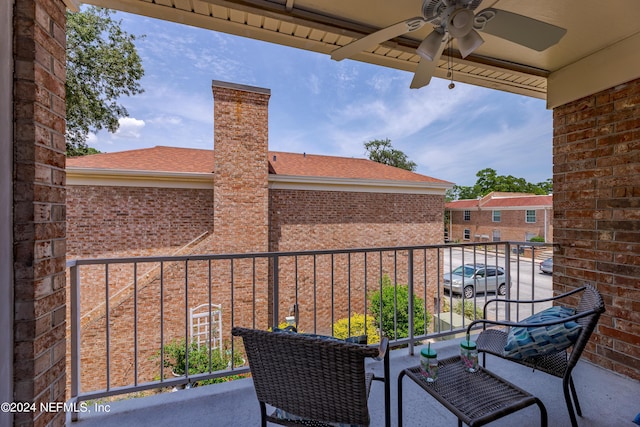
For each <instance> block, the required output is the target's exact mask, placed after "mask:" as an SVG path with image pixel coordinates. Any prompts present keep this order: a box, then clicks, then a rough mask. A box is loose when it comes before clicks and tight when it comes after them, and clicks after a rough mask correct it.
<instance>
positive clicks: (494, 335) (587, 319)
mask: <svg viewBox="0 0 640 427" xmlns="http://www.w3.org/2000/svg"><path fill="white" fill-rule="evenodd" d="M577 297H580V300H579V302H578V305H577V307H576V314H575V315H573V316H571V317H567V318H564V319H560V320H556V321H553V322H545V323H538V324H527V323H523V322H520V323H514V322H506V321H493V320H486V319H479V320H475V321H473V322H472V323H471V324H469V326H468V328H467V333H469V332H470V331H471V330H472V329H473V327H474V326H477V325H478V324H482V329H483V330H482V332H481V333H480V335H479V336H478V338H477V340H476V341H477V345H478V351H479V352H482V353H485V354H486V353H488V354H492V355H494V356H498V357H501V358H504V359H508V360H512V361H514V362H517V363H520V364H523V365H526V366H529V367H532V368H534V369H537V370H540V371H543V372H546V373H548V374H550V375H553V376H556V377H559V378H562V387H563V391H564V397H565V401H566V403H567V409H568V411H569V416H570V417H571V425H572V426H573V427H576V426H577V425H578V422H577V420H576V415H575V412H577V413H578V415H580V416H582V410H581V409H580V403H579V401H578V395H577V394H576V388H575V385H574V383H573V378H572V376H571V372H572V371H573V368H574V367H575V366H576V364H577V363H578V360H579V359H580V356H581V355H582V352H583V350H584V348H585V346H586V345H587V342H588V341H589V338H590V336H591V333H592V332H593V331H594V329H595V328H596V325H597V323H598V319H599V318H600V314H602V313H604V311H605V308H604V302H603V301H602V296H601V295H600V293H599V292H598V291H597V290H596V289H595V288H594V287H593V286H591V285H586V286H583V287H580V288H577V289H574V290H573V291H570V292H567V293H565V294H562V295H558V296H555V297H552V298H546V299H540V300H533V301H532V300H528V301H523V300H505V299H493V300H490V301H487V302H486V304H485V306H484V313H487V306H488V305H489V304H492V303H495V304H496V305H497V304H506V303H515V304H531V303H538V302H549V301H553V302H556V303H559V304H560V303H562V304H563V305H568V304H569V303H570V302H571V301H575V298H577ZM569 321H574V322H577V323H578V324H580V326H581V328H580V333H579V335H578V337H577V339H576V341H575V343H574V344H573V345H572V346H571V348H570V351H568V350H569V349H567V350H561V351H557V352H555V353H550V354H546V355H543V356H534V357H529V358H525V359H513V358H509V357H506V356H504V354H503V350H504V348H505V345H506V342H507V336H508V328H507V330H500V329H486V326H487V325H498V326H506V327H514V326H520V327H537V326H550V325H555V324H560V323H565V322H569ZM483 365H486V355H485V356H484V357H483ZM574 405H575V412H574Z"/></svg>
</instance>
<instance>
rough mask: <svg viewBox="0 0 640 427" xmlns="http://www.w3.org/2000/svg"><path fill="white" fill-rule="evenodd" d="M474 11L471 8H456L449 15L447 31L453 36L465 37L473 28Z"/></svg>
mask: <svg viewBox="0 0 640 427" xmlns="http://www.w3.org/2000/svg"><path fill="white" fill-rule="evenodd" d="M473 19H474V15H473V12H472V11H470V10H469V9H458V10H455V11H454V12H453V13H452V14H451V16H450V17H449V23H448V25H447V31H449V34H451V35H452V36H453V37H464V36H466V35H467V34H469V32H470V31H471V30H473Z"/></svg>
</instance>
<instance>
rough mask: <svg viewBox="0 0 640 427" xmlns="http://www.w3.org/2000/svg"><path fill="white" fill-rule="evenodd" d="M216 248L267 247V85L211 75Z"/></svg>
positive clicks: (268, 95) (229, 249) (223, 250)
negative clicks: (252, 85)
mask: <svg viewBox="0 0 640 427" xmlns="http://www.w3.org/2000/svg"><path fill="white" fill-rule="evenodd" d="M212 88H213V99H214V114H213V117H214V157H215V160H214V164H215V169H214V196H213V200H214V202H213V203H214V220H213V224H214V233H215V235H216V240H217V242H216V251H219V252H227V253H233V252H254V251H267V250H268V228H269V227H268V208H269V203H268V201H269V188H268V184H269V183H268V176H269V164H268V161H267V150H268V135H269V123H268V107H269V97H270V95H271V91H270V90H269V89H262V88H256V87H251V86H244V85H237V84H233V83H225V82H220V81H217V80H214V81H213V85H212Z"/></svg>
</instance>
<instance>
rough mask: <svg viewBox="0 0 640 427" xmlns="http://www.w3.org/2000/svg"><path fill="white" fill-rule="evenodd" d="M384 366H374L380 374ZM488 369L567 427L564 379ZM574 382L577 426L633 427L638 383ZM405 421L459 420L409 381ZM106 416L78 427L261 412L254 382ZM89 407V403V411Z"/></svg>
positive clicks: (378, 393)
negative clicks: (578, 411) (535, 399)
mask: <svg viewBox="0 0 640 427" xmlns="http://www.w3.org/2000/svg"><path fill="white" fill-rule="evenodd" d="M457 342H458V340H457V339H456V340H450V341H441V342H437V343H434V344H432V348H436V349H437V350H438V356H439V357H442V358H445V357H449V356H453V355H455V354H457V351H458V347H457ZM419 350H420V348H416V351H415V355H414V356H409V354H408V350H407V349H398V350H394V351H392V352H391V423H392V425H394V426H396V425H397V412H398V411H397V378H398V374H399V373H400V371H401V370H402V369H404V368H407V367H410V366H415V365H417V364H418V356H417V355H418V354H419ZM381 365H382V364H381V363H374V364H373V365H372V366H371V368H372V369H374V370H375V371H376V372H377V373H381V372H382V366H381ZM487 368H488V369H489V370H491V371H493V372H495V373H497V374H498V375H500V376H502V377H503V378H505V379H506V380H508V381H510V382H512V383H514V384H516V385H518V386H520V387H521V388H523V389H524V390H527V391H528V392H530V393H532V394H533V395H535V396H537V397H538V398H540V400H542V402H543V403H544V405H545V407H546V409H547V412H548V417H549V426H551V427H553V426H561V427H563V426H569V425H570V421H569V415H568V412H567V408H566V405H565V401H564V394H563V393H562V380H561V379H560V378H556V377H552V376H550V375H547V374H544V373H542V372H532V370H531V369H529V368H526V367H524V366H520V365H518V364H516V363H512V362H508V361H505V360H502V359H498V358H494V357H489V358H488V359H487ZM573 376H574V381H575V384H576V389H577V392H578V397H579V399H580V404H581V406H582V413H583V416H582V417H578V423H579V425H580V426H585V427H587V426H593V427H596V426H597V427H602V426H630V427H631V426H635V424H633V422H632V420H633V419H634V418H635V417H636V415H637V414H638V413H639V412H640V398H639V396H640V382H638V381H634V380H631V379H628V378H625V377H622V376H620V375H618V374H615V373H613V372H611V371H608V370H605V369H602V368H600V367H598V366H596V365H593V364H591V363H589V362H586V361H582V362H580V363H579V364H578V366H577V367H576V368H575V369H574V374H573ZM403 392H404V397H403V400H404V404H403V415H404V423H403V424H404V425H405V426H424V425H431V426H454V425H457V418H456V417H455V416H454V415H453V414H451V413H450V412H449V411H448V410H447V409H446V408H444V407H443V406H441V405H440V404H439V403H438V402H437V401H436V400H435V399H433V398H432V397H431V396H429V395H428V394H426V393H425V392H424V391H423V390H422V389H420V388H419V387H418V386H417V385H415V384H413V382H412V381H410V380H409V379H407V378H405V380H404V388H403ZM369 405H370V413H371V417H372V423H371V425H372V426H376V427H377V426H383V425H384V393H383V389H382V383H380V382H374V384H373V388H372V391H371V396H370V397H369ZM109 406H110V412H109V413H94V412H91V411H89V412H86V413H82V414H80V419H79V420H78V421H77V422H74V423H71V422H68V425H69V426H72V427H73V426H75V427H111V426H113V427H116V426H117V427H122V426H154V427H161V426H216V427H217V426H221V427H222V426H234V427H235V426H259V425H260V410H259V406H258V401H257V400H256V397H255V392H254V390H253V385H252V382H251V379H243V380H238V381H232V382H229V383H223V384H215V385H211V386H205V387H196V388H192V389H187V390H180V391H176V392H173V393H162V394H157V395H153V396H149V397H143V398H136V399H128V400H121V401H117V402H111V403H110V404H109ZM89 407H90V408H91V405H89ZM67 418H68V419H69V417H67ZM490 425H492V426H505V427H506V426H509V427H511V426H515V425H517V426H518V427H527V426H539V425H540V416H539V410H538V408H537V406H535V405H534V406H531V407H528V408H525V409H523V410H520V411H518V412H516V413H514V414H511V415H509V416H506V417H504V418H502V419H500V420H497V421H495V422H493V423H491V424H490Z"/></svg>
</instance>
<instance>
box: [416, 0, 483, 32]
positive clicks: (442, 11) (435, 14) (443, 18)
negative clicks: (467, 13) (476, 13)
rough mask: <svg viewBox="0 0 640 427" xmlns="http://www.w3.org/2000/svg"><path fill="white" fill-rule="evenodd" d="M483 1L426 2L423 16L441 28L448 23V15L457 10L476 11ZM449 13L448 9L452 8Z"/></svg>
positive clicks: (430, 0) (423, 6) (447, 0)
mask: <svg viewBox="0 0 640 427" xmlns="http://www.w3.org/2000/svg"><path fill="white" fill-rule="evenodd" d="M480 3H482V0H424V2H423V3H422V16H423V17H424V18H425V19H426V20H427V22H429V23H431V24H433V25H435V26H440V25H442V24H444V23H445V22H447V20H448V18H449V16H448V13H447V12H449V13H451V11H454V10H456V9H469V10H471V11H473V10H476V9H477V8H478V6H480ZM452 6H453V8H451V9H450V10H449V11H448V10H447V9H448V8H450V7H452Z"/></svg>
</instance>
